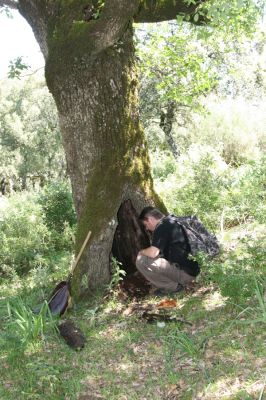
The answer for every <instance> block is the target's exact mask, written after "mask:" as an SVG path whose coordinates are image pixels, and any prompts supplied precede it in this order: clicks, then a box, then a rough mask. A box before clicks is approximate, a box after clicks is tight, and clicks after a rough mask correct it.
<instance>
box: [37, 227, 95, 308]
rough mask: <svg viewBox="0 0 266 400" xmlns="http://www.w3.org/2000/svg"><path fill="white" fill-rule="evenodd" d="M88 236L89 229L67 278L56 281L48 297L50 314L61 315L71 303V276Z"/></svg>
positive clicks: (89, 234)
mask: <svg viewBox="0 0 266 400" xmlns="http://www.w3.org/2000/svg"><path fill="white" fill-rule="evenodd" d="M90 236H91V231H89V233H88V235H87V237H86V239H85V241H84V243H83V245H82V246H81V249H80V251H79V253H78V256H77V258H76V260H75V262H74V265H73V267H72V272H70V274H69V276H68V279H67V280H65V281H61V282H59V283H58V285H56V287H55V289H54V291H53V293H52V295H51V297H50V300H49V301H48V306H49V309H50V312H51V314H52V315H63V314H64V313H65V312H66V310H67V308H68V307H69V306H70V304H71V292H70V282H71V278H72V275H73V273H74V270H75V268H76V266H77V265H78V263H79V260H80V258H81V256H82V254H83V251H84V249H85V247H86V245H87V243H88V241H89V239H90ZM34 312H36V313H37V310H34Z"/></svg>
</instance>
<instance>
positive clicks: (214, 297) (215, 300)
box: [202, 292, 227, 311]
mask: <svg viewBox="0 0 266 400" xmlns="http://www.w3.org/2000/svg"><path fill="white" fill-rule="evenodd" d="M226 300H227V297H223V296H222V295H221V294H220V293H219V292H214V293H210V294H208V295H207V297H206V299H204V300H203V301H202V305H203V307H204V308H205V310H207V311H213V310H215V309H216V308H220V307H223V306H225V304H226Z"/></svg>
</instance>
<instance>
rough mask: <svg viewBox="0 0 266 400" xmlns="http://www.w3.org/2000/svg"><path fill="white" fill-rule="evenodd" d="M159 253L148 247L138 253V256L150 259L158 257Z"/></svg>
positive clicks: (155, 249) (157, 250) (155, 248)
mask: <svg viewBox="0 0 266 400" xmlns="http://www.w3.org/2000/svg"><path fill="white" fill-rule="evenodd" d="M159 253H160V250H159V249H158V248H157V247H155V246H150V247H147V248H146V249H142V250H140V251H139V255H141V256H147V257H150V258H156V257H158V255H159Z"/></svg>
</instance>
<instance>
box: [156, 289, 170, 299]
mask: <svg viewBox="0 0 266 400" xmlns="http://www.w3.org/2000/svg"><path fill="white" fill-rule="evenodd" d="M153 295H154V296H156V297H163V296H166V295H167V292H165V291H164V290H163V289H156V290H155V291H154V292H153Z"/></svg>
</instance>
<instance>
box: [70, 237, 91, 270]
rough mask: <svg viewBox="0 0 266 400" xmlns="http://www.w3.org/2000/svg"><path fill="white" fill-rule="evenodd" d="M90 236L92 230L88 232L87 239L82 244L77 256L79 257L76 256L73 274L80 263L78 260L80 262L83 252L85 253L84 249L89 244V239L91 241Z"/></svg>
mask: <svg viewBox="0 0 266 400" xmlns="http://www.w3.org/2000/svg"><path fill="white" fill-rule="evenodd" d="M90 236H91V231H89V233H88V235H87V237H86V239H85V240H84V243H83V245H82V246H81V249H80V251H79V253H78V256H77V258H76V260H75V263H74V266H73V268H72V274H73V272H74V269H75V268H76V266H77V265H78V262H79V260H80V257H81V256H82V253H83V251H84V249H85V247H86V245H87V243H88V241H89V238H90Z"/></svg>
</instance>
